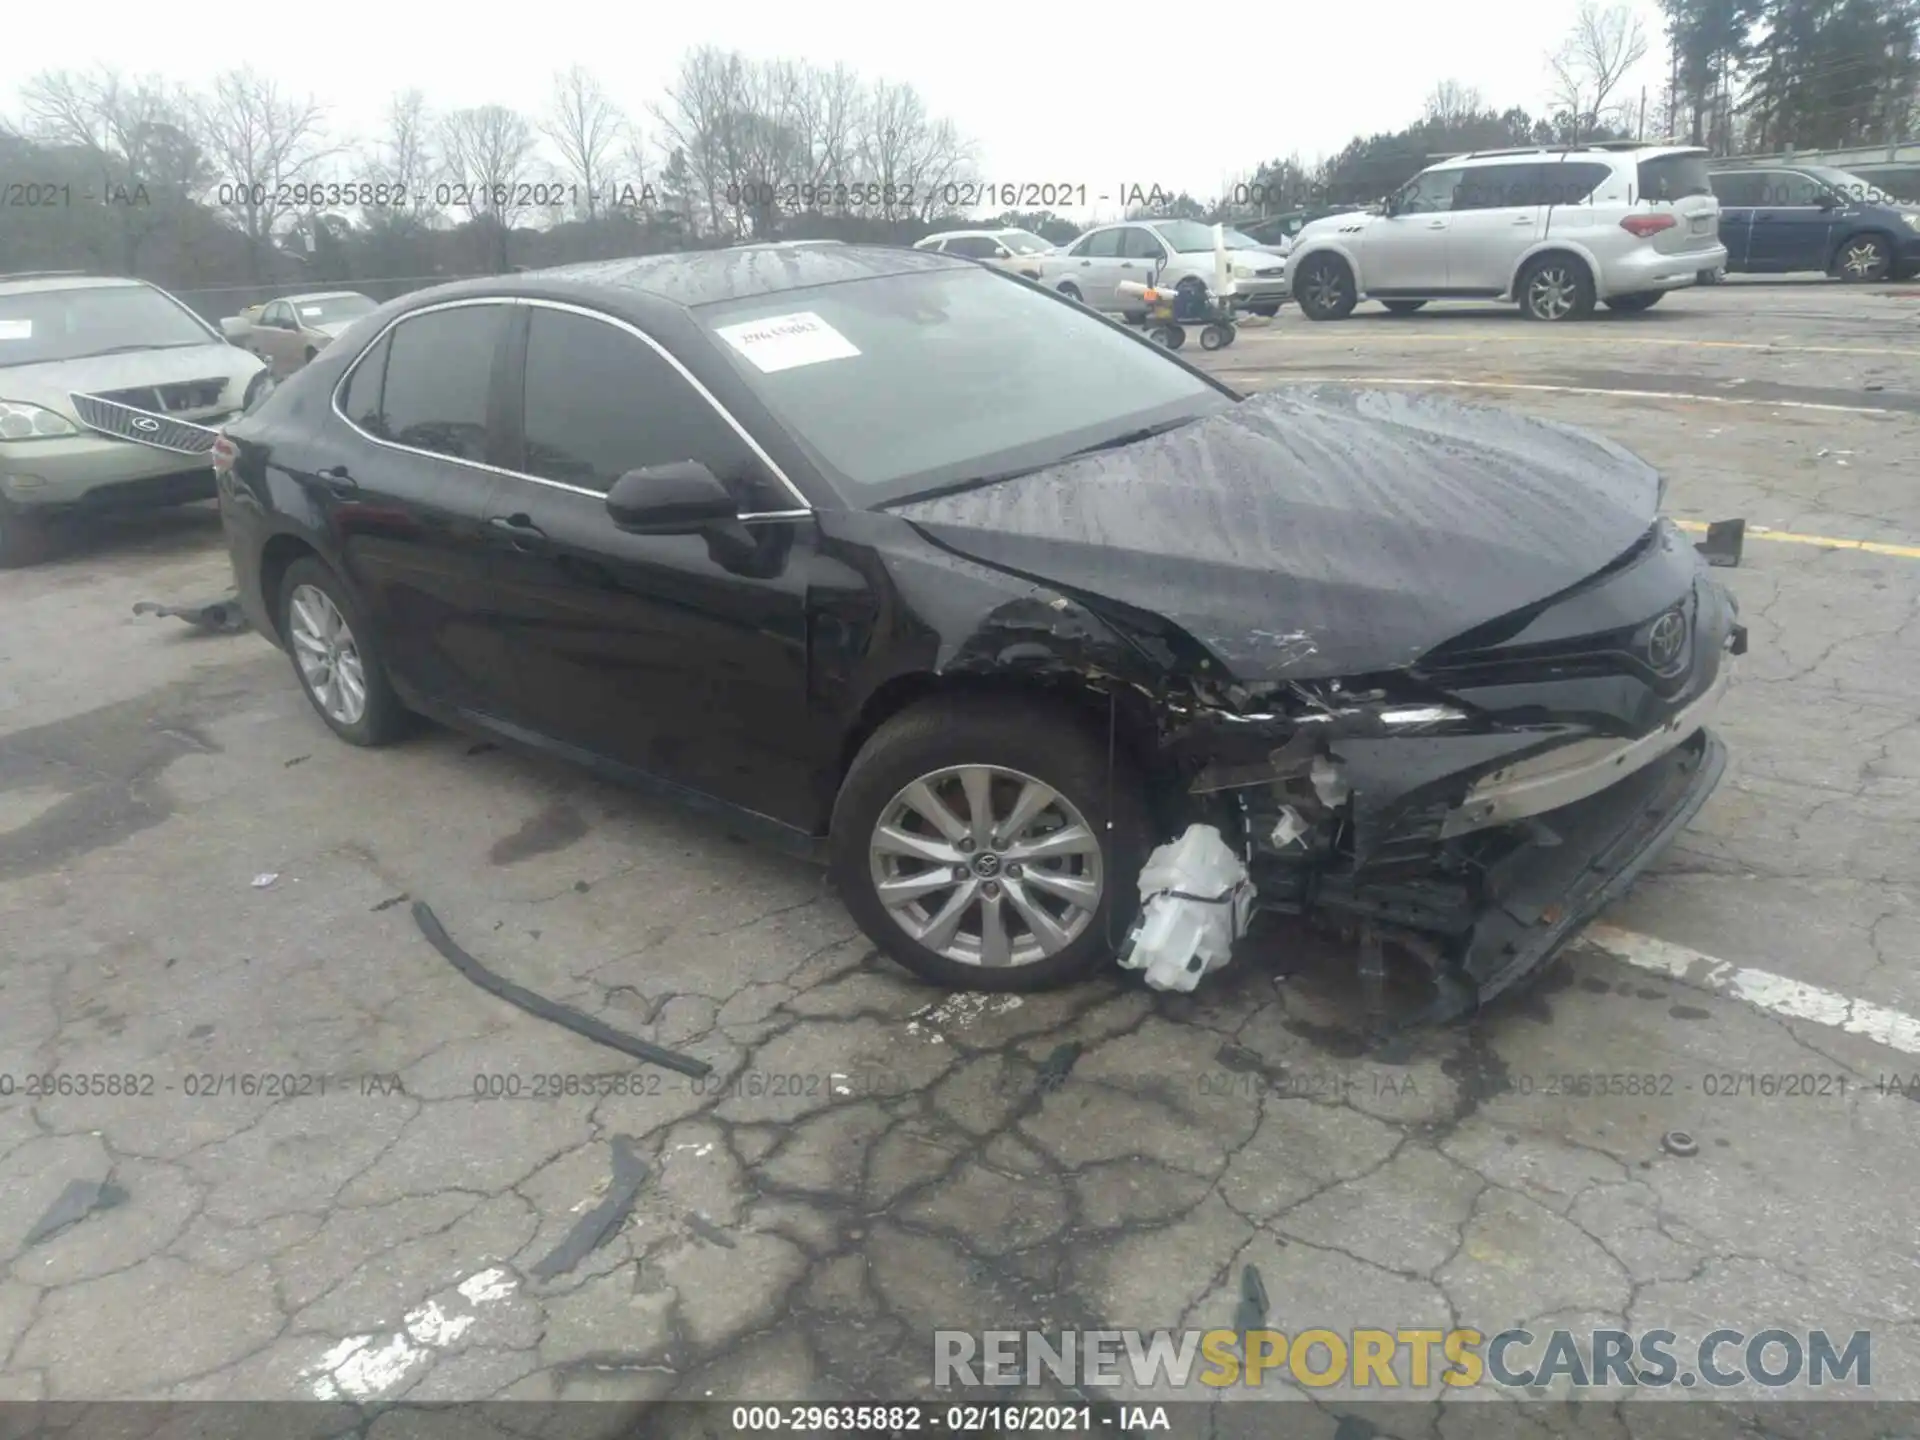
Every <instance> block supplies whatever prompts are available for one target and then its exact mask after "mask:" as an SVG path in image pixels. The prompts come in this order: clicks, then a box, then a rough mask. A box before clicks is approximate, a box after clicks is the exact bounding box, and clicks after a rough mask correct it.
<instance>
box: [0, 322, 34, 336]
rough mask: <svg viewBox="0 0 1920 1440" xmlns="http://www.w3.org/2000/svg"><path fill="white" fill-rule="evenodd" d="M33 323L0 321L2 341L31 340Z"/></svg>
mask: <svg viewBox="0 0 1920 1440" xmlns="http://www.w3.org/2000/svg"><path fill="white" fill-rule="evenodd" d="M32 338H33V321H31V320H0V340H31V339H32Z"/></svg>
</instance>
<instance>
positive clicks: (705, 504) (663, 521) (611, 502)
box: [607, 460, 740, 535]
mask: <svg viewBox="0 0 1920 1440" xmlns="http://www.w3.org/2000/svg"><path fill="white" fill-rule="evenodd" d="M607 513H608V514H609V515H611V516H612V517H613V523H614V524H615V525H616V526H618V527H619V528H620V529H622V530H625V531H627V532H628V533H629V534H633V535H694V534H698V533H699V532H700V531H702V530H705V529H706V528H707V527H708V526H711V525H717V524H720V523H722V522H724V521H729V520H732V519H734V518H735V517H736V516H737V515H738V514H739V513H740V507H739V506H738V505H737V504H736V503H735V502H734V498H733V496H732V495H731V494H730V493H728V491H727V487H726V486H724V485H722V484H721V483H720V480H719V477H718V476H716V475H715V474H714V473H713V472H712V471H711V470H709V469H708V468H707V467H706V466H704V465H702V464H701V463H700V462H699V461H698V460H681V461H677V462H675V463H674V464H671V465H649V466H647V467H646V468H645V469H641V470H629V471H628V472H627V473H626V474H624V475H622V476H621V477H620V478H619V479H618V480H616V481H614V482H613V489H611V490H610V491H608V492H607Z"/></svg>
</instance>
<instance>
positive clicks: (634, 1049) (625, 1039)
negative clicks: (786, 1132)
mask: <svg viewBox="0 0 1920 1440" xmlns="http://www.w3.org/2000/svg"><path fill="white" fill-rule="evenodd" d="M413 923H414V924H416V925H418V926H419V927H420V933H421V934H422V935H424V936H426V937H427V941H428V943H429V944H431V945H432V946H433V948H434V949H436V950H438V951H439V952H440V953H441V954H442V955H444V956H446V957H447V959H448V960H450V961H452V962H453V968H454V969H456V970H458V971H459V972H460V973H461V974H462V975H464V976H466V977H467V979H469V980H471V981H472V982H473V983H474V984H476V985H478V986H479V987H480V988H481V989H482V990H485V991H486V992H487V993H488V994H490V995H497V996H499V997H500V998H501V999H502V1000H504V1001H506V1002H507V1003H508V1004H509V1005H513V1006H517V1007H518V1008H519V1009H522V1010H524V1011H526V1012H527V1013H528V1014H529V1015H537V1016H539V1017H540V1018H541V1019H542V1020H551V1021H552V1022H553V1023H554V1024H556V1025H559V1026H562V1027H564V1028H565V1029H568V1030H571V1031H573V1033H574V1034H576V1035H580V1036H584V1037H585V1038H586V1039H588V1040H591V1041H593V1043H594V1044H596V1045H605V1046H606V1047H607V1048H608V1049H609V1050H618V1051H620V1052H621V1053H622V1054H626V1055H631V1056H633V1057H634V1058H635V1059H637V1060H645V1061H647V1062H649V1063H650V1064H654V1065H663V1066H665V1067H666V1068H667V1069H669V1070H677V1071H679V1072H680V1073H681V1074H682V1075H690V1076H692V1077H693V1078H694V1079H695V1080H704V1079H706V1077H707V1076H709V1075H711V1074H712V1073H713V1067H712V1066H711V1065H709V1064H707V1062H706V1061H704V1060H696V1059H694V1058H693V1056H691V1055H682V1054H681V1053H680V1052H679V1051H677V1050H669V1049H667V1048H666V1047H665V1046H664V1045H655V1044H654V1043H653V1042H652V1041H651V1040H642V1039H641V1038H640V1037H639V1036H638V1035H629V1034H627V1032H626V1031H624V1030H616V1029H614V1028H613V1027H612V1026H611V1025H609V1024H607V1023H606V1022H605V1021H602V1020H596V1019H594V1018H593V1016H591V1015H587V1014H583V1013H582V1012H581V1011H578V1010H575V1009H574V1008H573V1007H572V1006H570V1005H561V1004H559V1003H558V1002H556V1001H553V1000H549V999H547V997H546V996H544V995H536V994H534V992H533V991H531V990H529V989H527V988H526V987H525V986H523V985H516V984H514V983H513V982H512V981H511V980H508V979H507V978H505V977H504V976H501V975H496V974H494V972H493V971H491V970H489V969H488V968H487V967H486V966H484V965H482V964H481V963H480V962H479V961H478V960H476V959H474V958H473V956H471V955H469V954H468V953H467V952H466V951H464V950H462V949H461V948H460V947H459V946H458V945H457V944H455V943H454V939H453V937H452V936H451V935H449V934H447V931H446V927H445V926H443V925H442V924H441V923H440V919H439V917H438V916H437V915H435V914H434V913H433V911H432V910H431V909H429V908H428V906H427V902H426V901H424V900H416V901H414V902H413Z"/></svg>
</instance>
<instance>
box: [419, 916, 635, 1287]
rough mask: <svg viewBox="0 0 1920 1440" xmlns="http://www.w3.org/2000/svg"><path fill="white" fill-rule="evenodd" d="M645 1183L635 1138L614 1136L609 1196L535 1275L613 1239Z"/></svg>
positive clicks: (570, 1263) (547, 1275) (569, 1265)
mask: <svg viewBox="0 0 1920 1440" xmlns="http://www.w3.org/2000/svg"><path fill="white" fill-rule="evenodd" d="M443 933H444V932H443ZM646 1183H647V1162H646V1161H645V1160H642V1159H641V1158H640V1156H639V1155H638V1153H636V1152H635V1150H634V1148H633V1141H631V1140H629V1139H628V1138H627V1137H626V1136H624V1135H616V1136H614V1137H613V1178H612V1179H610V1180H609V1181H608V1182H607V1195H606V1198H605V1199H604V1200H602V1201H601V1202H600V1203H599V1204H598V1205H596V1206H594V1207H593V1209H591V1210H589V1211H588V1212H587V1213H586V1214H584V1215H582V1216H581V1217H580V1219H579V1220H578V1221H577V1222H576V1223H575V1224H574V1227H573V1229H571V1230H569V1231H568V1232H567V1238H566V1239H564V1240H562V1241H561V1242H560V1243H559V1244H558V1245H556V1246H554V1247H553V1249H552V1250H551V1251H549V1252H548V1253H547V1256H546V1258H545V1259H543V1260H541V1261H540V1263H539V1264H537V1265H535V1266H534V1267H533V1274H534V1278H535V1279H538V1280H551V1279H553V1277H554V1276H556V1275H565V1274H566V1273H567V1272H568V1271H569V1270H571V1269H573V1268H574V1267H575V1266H576V1265H578V1264H579V1263H580V1262H581V1261H582V1260H584V1259H586V1258H587V1256H589V1255H591V1254H592V1253H593V1252H594V1251H596V1250H598V1249H599V1248H600V1247H601V1246H602V1245H604V1244H606V1243H607V1241H609V1240H611V1239H612V1238H613V1237H614V1234H615V1233H616V1232H617V1231H618V1230H619V1229H620V1227H621V1226H622V1225H624V1224H626V1222H627V1216H629V1215H631V1214H632V1213H633V1202H634V1200H635V1199H636V1198H638V1196H639V1194H640V1187H641V1186H642V1185H644V1184H646Z"/></svg>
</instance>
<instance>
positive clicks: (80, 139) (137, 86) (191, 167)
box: [20, 68, 213, 270]
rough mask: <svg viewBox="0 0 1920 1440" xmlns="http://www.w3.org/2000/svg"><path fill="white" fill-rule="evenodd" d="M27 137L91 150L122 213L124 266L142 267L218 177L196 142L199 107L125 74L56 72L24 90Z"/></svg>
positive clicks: (104, 193) (106, 196) (159, 83)
mask: <svg viewBox="0 0 1920 1440" xmlns="http://www.w3.org/2000/svg"><path fill="white" fill-rule="evenodd" d="M20 100H21V108H22V111H23V118H24V119H25V122H26V133H27V134H28V135H30V136H32V137H33V138H34V139H36V140H39V141H41V142H43V143H47V144H52V145H61V146H69V147H72V148H73V149H77V150H80V151H83V152H85V154H86V155H87V157H88V160H89V162H90V163H91V164H92V165H93V167H94V168H95V170H96V171H97V173H98V175H99V184H100V187H101V194H100V196H99V198H100V199H102V200H103V201H107V202H108V203H109V204H110V207H111V209H112V211H113V214H114V216H115V219H116V222H117V224H118V228H119V231H120V237H121V250H122V259H121V263H122V264H124V265H125V266H126V268H127V269H129V270H133V269H137V268H138V266H139V260H140V250H141V246H142V245H143V244H144V243H145V241H146V240H147V238H148V237H149V236H150V235H152V234H153V233H154V232H155V231H156V230H159V229H161V228H163V227H164V226H166V225H169V224H171V223H173V222H174V220H175V219H177V218H178V217H179V216H180V215H182V214H183V213H184V212H185V211H186V209H187V208H188V207H189V205H190V204H191V202H192V201H193V200H194V199H195V198H197V197H198V195H199V194H200V192H201V190H202V189H203V188H204V187H205V186H206V185H207V184H208V182H209V181H210V180H211V179H212V178H213V171H212V168H211V167H210V166H209V164H208V162H207V157H206V154H205V152H204V151H203V150H202V148H201V146H200V144H199V142H198V141H197V140H196V139H195V138H194V136H193V134H192V128H191V122H192V117H191V108H190V106H189V103H188V100H187V97H186V96H185V95H184V94H182V93H181V92H180V91H179V90H178V89H177V88H175V87H171V86H169V85H168V84H167V83H166V82H165V81H163V80H159V79H157V78H153V77H142V78H135V79H129V78H127V77H124V76H122V75H120V74H119V73H118V72H117V71H114V70H109V69H104V68H103V69H99V70H95V71H93V72H92V73H90V74H85V75H75V74H73V73H71V72H68V71H58V70H57V71H51V72H48V73H44V74H41V75H36V76H34V77H33V78H32V79H30V80H28V81H27V82H26V83H25V84H24V85H23V86H21V89H20Z"/></svg>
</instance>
